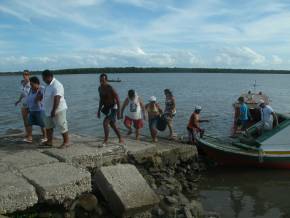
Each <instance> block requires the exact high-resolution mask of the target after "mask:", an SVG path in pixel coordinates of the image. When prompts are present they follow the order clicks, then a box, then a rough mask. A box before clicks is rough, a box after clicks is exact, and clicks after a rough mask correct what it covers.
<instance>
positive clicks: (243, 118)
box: [237, 96, 251, 131]
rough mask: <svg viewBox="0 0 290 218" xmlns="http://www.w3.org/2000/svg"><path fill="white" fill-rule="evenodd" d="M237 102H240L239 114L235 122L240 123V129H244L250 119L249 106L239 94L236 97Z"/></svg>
mask: <svg viewBox="0 0 290 218" xmlns="http://www.w3.org/2000/svg"><path fill="white" fill-rule="evenodd" d="M238 101H239V104H240V116H239V118H238V120H237V122H240V123H241V126H242V128H241V130H242V131H245V130H246V129H247V127H248V122H249V120H250V119H251V114H250V111H249V108H248V106H247V104H246V103H245V98H244V97H243V96H240V97H239V98H238Z"/></svg>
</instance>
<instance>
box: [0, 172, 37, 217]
mask: <svg viewBox="0 0 290 218" xmlns="http://www.w3.org/2000/svg"><path fill="white" fill-rule="evenodd" d="M37 201H38V198H37V194H36V192H35V189H34V187H33V186H32V185H30V184H29V183H28V182H27V181H26V180H25V179H24V178H22V177H20V176H16V175H15V174H13V173H11V172H6V173H2V174H1V179H0V214H5V213H12V212H14V211H16V210H25V209H27V208H28V207H31V206H33V205H34V204H36V203H37Z"/></svg>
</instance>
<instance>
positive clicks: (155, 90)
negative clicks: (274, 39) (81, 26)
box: [0, 74, 290, 218]
mask: <svg viewBox="0 0 290 218" xmlns="http://www.w3.org/2000/svg"><path fill="white" fill-rule="evenodd" d="M110 77H111V79H116V78H120V79H122V82H121V83H113V86H114V87H115V89H116V90H117V91H118V92H119V94H120V97H121V99H122V100H124V98H125V96H126V93H127V91H128V89H131V88H133V89H135V90H136V91H137V92H138V93H139V95H140V96H141V97H142V98H143V99H144V101H145V102H147V101H148V98H149V97H150V96H151V95H155V96H156V97H157V98H158V101H159V102H160V104H161V106H164V96H163V89H165V88H170V89H171V90H172V91H173V93H174V95H175V97H176V102H177V115H176V119H175V129H176V132H178V134H181V135H182V134H185V132H186V131H185V126H186V124H187V121H188V118H189V116H190V114H191V112H192V110H193V107H194V105H196V104H199V105H201V106H202V107H203V111H202V116H203V117H204V118H207V119H209V120H210V122H209V123H207V124H205V125H204V127H205V128H206V131H207V132H208V133H210V134H213V135H218V136H220V137H225V136H228V135H229V134H230V129H231V124H232V117H233V108H232V103H233V101H234V100H235V99H237V98H238V96H239V94H240V93H242V92H247V91H248V90H249V89H251V88H252V84H253V83H254V81H255V80H257V83H258V87H257V90H262V91H263V92H265V93H266V94H267V95H269V97H270V98H271V100H272V102H271V104H272V106H273V108H274V109H275V110H276V111H279V112H286V113H288V112H290V89H289V84H290V75H261V74H259V75H249V74H247V75H241V74H236V75H233V74H229V75H227V74H168V75H166V74H114V75H112V76H110ZM20 79H21V78H20V77H14V76H13V77H0V93H1V94H0V102H1V107H0V134H3V133H4V132H5V131H6V130H7V129H8V128H22V122H21V116H20V113H19V108H17V107H15V106H14V102H15V101H16V99H17V98H18V95H19V84H20ZM57 79H58V80H60V81H61V82H62V83H63V84H64V87H65V95H66V100H67V103H68V106H69V110H68V121H69V128H70V131H71V132H74V133H80V134H90V135H95V136H101V135H102V129H101V124H102V122H101V120H97V118H96V111H97V105H98V92H97V87H98V76H97V75H61V76H58V77H57ZM120 125H122V124H121V123H120ZM143 133H144V134H148V130H147V129H145V130H144V131H143ZM289 194H290V172H288V171H282V172H281V171H269V170H268V171H261V170H254V171H252V170H251V171H250V170H249V169H247V170H245V169H244V170H227V169H211V170H209V171H208V172H207V173H206V175H204V177H203V181H202V183H201V185H200V192H199V195H198V196H199V198H200V200H201V201H202V202H203V203H204V206H205V208H206V209H208V210H214V211H218V212H220V213H221V214H222V217H239V218H240V217H257V218H258V217H259V218H260V217H283V216H284V217H290V207H288V201H287V197H288V195H289ZM289 206H290V204H289ZM288 208H289V209H288ZM287 214H288V215H287Z"/></svg>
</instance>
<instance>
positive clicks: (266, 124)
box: [236, 96, 278, 135]
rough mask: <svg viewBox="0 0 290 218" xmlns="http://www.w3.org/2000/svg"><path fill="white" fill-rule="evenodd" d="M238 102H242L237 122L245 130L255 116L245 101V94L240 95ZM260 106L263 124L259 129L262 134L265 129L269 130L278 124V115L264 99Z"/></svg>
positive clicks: (259, 133)
mask: <svg viewBox="0 0 290 218" xmlns="http://www.w3.org/2000/svg"><path fill="white" fill-rule="evenodd" d="M238 102H239V104H240V116H239V117H238V120H237V121H236V122H237V123H238V124H239V125H240V126H241V130H242V131H245V130H246V129H247V128H248V127H249V122H250V121H251V120H253V118H252V115H251V113H250V110H249V108H248V106H247V104H246V102H245V98H244V97H243V96H241V97H239V98H238ZM259 108H260V114H261V117H260V120H261V125H260V126H259V128H258V129H257V130H258V135H261V134H262V132H263V131H268V130H271V129H272V128H273V127H274V126H278V117H277V115H276V113H275V111H274V110H273V108H272V107H271V106H270V105H268V104H266V103H265V101H264V100H262V99H261V100H260V101H259Z"/></svg>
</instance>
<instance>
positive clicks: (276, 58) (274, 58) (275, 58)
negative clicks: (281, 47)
mask: <svg viewBox="0 0 290 218" xmlns="http://www.w3.org/2000/svg"><path fill="white" fill-rule="evenodd" d="M272 62H273V64H277V65H280V64H282V63H283V60H282V59H281V58H280V57H279V56H278V55H272Z"/></svg>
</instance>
